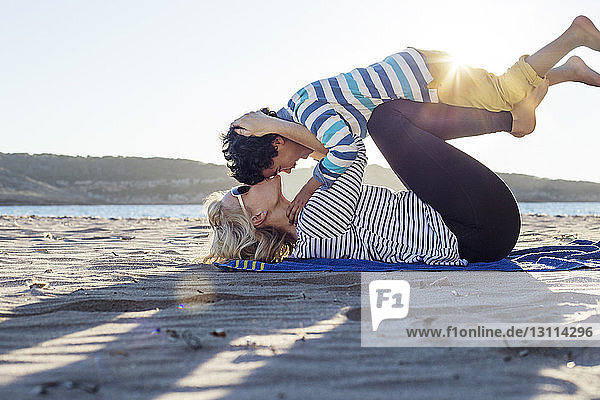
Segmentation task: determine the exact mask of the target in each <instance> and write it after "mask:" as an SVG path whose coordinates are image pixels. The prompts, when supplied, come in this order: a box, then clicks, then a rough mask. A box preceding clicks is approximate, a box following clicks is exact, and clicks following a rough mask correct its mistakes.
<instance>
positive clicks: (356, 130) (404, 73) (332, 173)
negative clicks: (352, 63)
mask: <svg viewBox="0 0 600 400" xmlns="http://www.w3.org/2000/svg"><path fill="white" fill-rule="evenodd" d="M432 80H433V77H432V76H431V73H430V72H429V69H428V68H427V64H426V61H425V59H424V57H423V55H422V54H421V53H419V52H418V51H417V50H415V49H413V48H407V49H405V50H403V51H401V52H399V53H396V54H392V55H391V56H389V57H386V58H385V59H384V60H383V61H381V62H378V63H375V64H372V65H370V66H368V67H366V68H356V69H353V70H352V71H350V72H347V73H342V74H339V75H337V76H334V77H332V78H328V79H321V80H318V81H315V82H312V83H310V84H308V85H306V86H305V87H303V88H302V89H300V90H299V91H297V92H296V93H295V94H294V95H293V96H292V98H291V99H290V100H289V102H288V104H287V106H286V107H284V108H282V109H281V110H279V111H278V112H277V115H278V116H279V117H281V118H283V119H286V120H288V121H294V122H297V123H300V124H303V125H304V126H306V127H307V128H308V129H309V130H310V131H311V132H312V134H313V135H315V136H316V137H317V139H319V140H320V141H321V143H323V145H324V146H325V148H327V149H328V150H329V153H328V154H327V156H326V157H325V158H323V159H322V160H321V161H320V162H319V163H318V164H317V166H316V167H315V170H314V172H313V176H314V177H315V179H317V180H318V181H319V182H320V183H321V184H322V187H323V188H329V187H330V186H331V185H332V184H333V182H334V181H335V180H336V179H337V178H338V177H339V176H340V175H341V174H342V173H343V172H344V171H345V170H346V169H347V168H348V167H349V166H350V165H351V164H352V162H353V161H354V160H355V158H356V156H357V149H356V145H355V143H354V141H353V135H356V136H360V137H361V138H365V137H366V136H367V135H368V132H367V121H368V120H369V117H370V116H371V113H372V112H373V109H374V108H375V107H377V106H378V105H380V104H382V103H384V102H386V101H390V100H394V99H399V98H402V99H409V100H414V101H420V102H432V103H436V102H438V98H437V92H436V91H435V90H431V89H428V88H427V84H428V83H429V82H431V81H432Z"/></svg>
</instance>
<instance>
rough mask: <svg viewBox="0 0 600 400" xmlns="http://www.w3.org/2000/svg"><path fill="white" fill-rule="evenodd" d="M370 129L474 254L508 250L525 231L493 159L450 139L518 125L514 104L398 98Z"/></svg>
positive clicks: (490, 257)
mask: <svg viewBox="0 0 600 400" xmlns="http://www.w3.org/2000/svg"><path fill="white" fill-rule="evenodd" d="M367 126H368V130H369V133H370V135H371V137H372V138H373V140H374V141H375V143H376V144H377V147H379V150H381V152H382V153H383V156H384V157H385V159H386V160H387V161H388V163H389V164H390V166H391V167H392V169H393V170H394V172H395V173H396V175H398V177H399V178H400V180H402V182H403V183H404V185H405V186H406V187H407V188H408V189H410V190H412V191H414V192H415V193H416V194H417V196H419V198H420V199H421V200H423V201H424V202H426V203H427V204H429V205H430V206H432V207H433V208H434V209H435V210H437V211H438V212H439V213H440V215H441V216H442V218H443V219H444V222H445V223H446V225H447V226H448V228H450V230H451V231H452V232H453V233H454V234H455V235H456V237H457V239H458V250H459V253H460V255H461V257H462V258H465V259H466V260H468V261H469V262H478V261H495V260H500V259H502V258H504V257H506V256H507V255H508V254H509V253H510V251H511V250H512V249H513V247H514V245H515V243H516V242H517V239H518V237H519V230H520V228H521V219H520V216H519V208H518V206H517V202H516V200H515V198H514V196H513V194H512V192H511V191H510V189H509V188H508V187H507V186H506V184H505V183H504V182H503V181H502V180H501V179H500V178H499V177H498V175H496V174H495V173H494V172H492V171H491V170H490V169H489V168H487V167H486V166H485V165H483V164H481V163H480V162H479V161H477V160H475V159H474V158H472V157H471V156H469V155H467V154H465V153H463V152H462V151H460V150H458V149H457V148H455V147H453V146H451V145H450V144H448V143H446V142H445V140H448V139H455V138H459V137H466V136H476V135H481V134H485V133H491V132H498V131H510V130H511V127H512V116H511V114H510V113H509V112H506V111H504V112H497V113H496V112H490V111H486V110H480V109H475V108H466V107H455V106H449V105H446V104H439V103H438V104H432V103H417V102H413V101H410V100H393V101H389V102H386V103H383V104H381V105H379V106H377V107H376V108H375V109H374V110H373V114H372V115H371V118H370V119H369V122H368V124H367Z"/></svg>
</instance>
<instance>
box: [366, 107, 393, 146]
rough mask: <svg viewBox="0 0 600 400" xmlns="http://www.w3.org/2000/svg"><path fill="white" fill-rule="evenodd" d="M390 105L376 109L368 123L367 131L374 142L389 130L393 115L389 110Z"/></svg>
mask: <svg viewBox="0 0 600 400" xmlns="http://www.w3.org/2000/svg"><path fill="white" fill-rule="evenodd" d="M388 104H389V102H388V103H383V104H380V105H378V106H377V107H375V109H374V110H373V111H372V112H371V116H370V117H369V120H368V121H367V130H368V131H369V134H370V135H371V137H372V138H373V139H374V140H375V139H376V138H378V137H381V135H383V134H384V132H385V131H386V130H388V129H389V125H390V119H391V117H392V113H391V112H390V111H391V110H389V109H388V108H389V106H388Z"/></svg>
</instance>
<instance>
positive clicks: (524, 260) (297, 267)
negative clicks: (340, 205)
mask: <svg viewBox="0 0 600 400" xmlns="http://www.w3.org/2000/svg"><path fill="white" fill-rule="evenodd" d="M215 266H217V267H219V268H221V269H223V270H225V271H260V272H307V271H332V272H350V271H351V272H378V271H536V272H550V271H566V270H570V269H577V268H594V269H600V242H593V241H591V240H574V241H573V242H571V243H569V244H568V245H563V246H543V247H534V248H530V249H524V250H516V251H513V252H512V253H511V254H510V255H509V256H508V258H505V259H503V260H500V261H495V262H491V263H471V264H469V265H467V266H466V267H463V266H455V265H428V264H416V263H415V264H408V263H395V264H387V263H382V262H377V261H365V260H355V259H348V258H342V259H333V258H309V259H300V258H289V259H286V260H285V261H282V262H280V263H276V264H269V263H264V262H260V261H248V260H232V261H230V262H228V263H225V264H222V263H215Z"/></svg>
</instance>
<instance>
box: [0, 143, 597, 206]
mask: <svg viewBox="0 0 600 400" xmlns="http://www.w3.org/2000/svg"><path fill="white" fill-rule="evenodd" d="M311 174H312V170H311V169H307V168H304V169H297V170H294V172H293V173H292V174H290V175H287V174H283V177H284V193H285V194H286V196H287V197H288V198H293V196H294V195H295V193H296V192H297V191H298V190H299V188H300V187H301V186H302V185H303V184H304V183H305V182H306V180H308V178H309V177H310V176H311ZM500 176H501V177H502V179H503V180H504V181H505V182H506V183H507V184H508V185H509V186H510V187H511V189H512V190H513V192H514V193H515V196H516V197H517V200H519V201H600V183H593V182H574V181H565V180H550V179H544V178H536V177H533V176H529V175H521V174H500ZM365 183H369V184H372V185H379V186H388V187H390V188H392V189H394V190H401V189H403V186H402V184H401V182H400V181H399V179H398V178H397V177H396V176H395V175H394V173H393V172H392V171H391V170H390V169H387V168H383V167H380V166H378V165H369V166H368V167H367V171H366V173H365ZM235 184H236V181H235V180H234V179H233V178H230V177H229V176H227V168H226V167H225V166H224V165H215V164H205V163H201V162H198V161H192V160H181V159H168V158H140V157H72V156H59V155H53V154H39V155H29V154H4V153H0V204H3V205H16V204H198V203H202V202H203V200H204V198H205V197H206V196H207V195H208V194H210V193H212V192H214V191H216V190H226V189H229V188H230V187H232V186H233V185H235Z"/></svg>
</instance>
